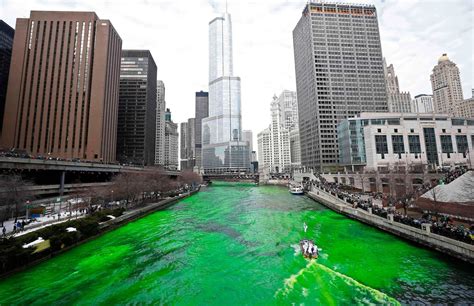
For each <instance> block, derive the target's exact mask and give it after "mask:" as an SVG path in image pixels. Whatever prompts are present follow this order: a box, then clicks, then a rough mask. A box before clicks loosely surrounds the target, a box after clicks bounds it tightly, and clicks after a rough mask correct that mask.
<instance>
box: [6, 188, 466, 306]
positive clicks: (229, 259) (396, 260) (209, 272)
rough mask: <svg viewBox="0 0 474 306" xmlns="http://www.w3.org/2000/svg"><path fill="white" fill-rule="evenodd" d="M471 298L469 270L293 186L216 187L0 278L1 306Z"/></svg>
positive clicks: (332, 302) (330, 302)
mask: <svg viewBox="0 0 474 306" xmlns="http://www.w3.org/2000/svg"><path fill="white" fill-rule="evenodd" d="M303 222H306V223H307V224H308V226H309V229H308V232H307V233H306V235H305V233H304V231H303ZM305 236H306V237H308V238H313V239H315V241H316V243H317V244H318V246H319V247H320V248H321V249H322V250H321V251H320V257H319V258H318V259H317V260H312V261H309V260H306V259H304V258H303V257H302V256H301V254H300V253H299V247H298V242H299V240H300V239H302V238H303V237H305ZM473 301H474V273H472V266H470V265H468V264H464V263H461V262H459V261H456V260H453V259H450V258H447V257H446V256H444V255H442V254H439V253H437V252H433V251H430V250H427V249H424V248H421V247H418V246H415V245H413V244H411V243H409V242H406V241H404V240H401V239H398V238H396V237H395V236H392V235H390V234H386V233H384V232H381V231H379V230H376V229H374V228H372V227H369V226H366V225H364V224H361V223H359V222H356V221H353V220H350V219H347V218H346V217H344V216H341V215H339V214H337V213H334V212H333V211H331V210H329V209H327V208H325V207H324V206H322V205H319V204H318V203H316V202H314V201H312V200H310V199H308V198H306V197H298V196H292V195H290V194H289V193H288V190H287V189H286V188H282V187H272V186H259V187H256V186H252V185H247V184H237V183H234V184H232V183H217V184H214V185H213V186H212V187H209V188H205V189H203V190H202V191H201V192H199V193H198V194H195V195H193V196H191V197H189V198H187V199H184V200H182V201H180V202H178V203H177V204H175V205H174V206H172V207H170V208H168V209H166V210H163V211H158V212H155V213H153V214H151V215H149V216H147V217H144V218H142V219H140V220H137V221H134V222H131V223H129V224H127V225H125V226H123V227H121V228H119V229H116V230H114V231H112V232H109V233H107V234H105V235H103V236H101V237H99V238H97V239H95V240H93V241H90V242H88V243H85V244H83V245H81V246H79V247H77V248H74V249H72V250H70V251H68V252H66V253H64V254H62V255H60V256H57V257H54V258H53V259H51V260H48V261H46V262H43V263H41V264H39V265H37V266H35V267H33V268H30V269H28V270H26V271H24V272H21V273H18V274H15V275H13V276H11V277H9V278H7V279H3V280H1V281H0V305H10V304H24V305H28V304H50V305H51V304H54V305H61V304H62V305H70V304H78V305H81V304H82V305H114V304H166V305H211V304H212V305H272V304H280V305H288V304H292V303H295V304H302V303H305V304H307V305H353V304H387V303H390V304H398V303H401V304H407V303H464V304H466V303H470V302H473Z"/></svg>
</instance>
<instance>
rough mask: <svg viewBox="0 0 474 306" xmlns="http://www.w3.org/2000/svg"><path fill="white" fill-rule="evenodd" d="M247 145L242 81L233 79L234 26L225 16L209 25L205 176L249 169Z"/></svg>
mask: <svg viewBox="0 0 474 306" xmlns="http://www.w3.org/2000/svg"><path fill="white" fill-rule="evenodd" d="M248 151H249V150H248V143H247V142H244V141H243V140H242V115H241V105H240V78H239V77H237V76H234V75H233V58H232V22H231V17H230V15H229V14H228V13H227V12H226V13H225V14H224V15H223V16H222V17H217V18H214V19H213V20H212V21H211V22H210V23H209V116H208V117H207V118H204V119H202V165H203V168H204V172H209V173H211V172H214V173H225V172H235V171H237V172H242V171H248V169H249V165H250V162H249V152H248Z"/></svg>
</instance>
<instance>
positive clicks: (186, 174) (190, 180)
mask: <svg viewBox="0 0 474 306" xmlns="http://www.w3.org/2000/svg"><path fill="white" fill-rule="evenodd" d="M179 181H180V182H181V183H183V184H187V185H193V186H194V185H197V184H201V183H202V176H200V175H199V174H197V173H196V172H193V171H190V170H186V171H183V172H181V175H180V177H179Z"/></svg>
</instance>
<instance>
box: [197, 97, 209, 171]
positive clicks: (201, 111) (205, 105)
mask: <svg viewBox="0 0 474 306" xmlns="http://www.w3.org/2000/svg"><path fill="white" fill-rule="evenodd" d="M207 116H209V93H207V92H204V91H202V90H201V91H199V92H196V109H195V116H194V117H195V128H194V129H195V133H194V135H195V138H194V143H195V149H194V154H195V156H196V166H197V167H198V169H201V167H202V119H204V118H206V117H207Z"/></svg>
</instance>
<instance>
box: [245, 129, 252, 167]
mask: <svg viewBox="0 0 474 306" xmlns="http://www.w3.org/2000/svg"><path fill="white" fill-rule="evenodd" d="M242 140H243V141H244V142H247V143H248V145H249V149H248V150H249V163H251V162H252V151H253V133H252V130H243V131H242Z"/></svg>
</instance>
